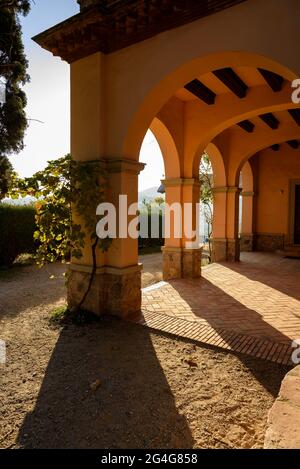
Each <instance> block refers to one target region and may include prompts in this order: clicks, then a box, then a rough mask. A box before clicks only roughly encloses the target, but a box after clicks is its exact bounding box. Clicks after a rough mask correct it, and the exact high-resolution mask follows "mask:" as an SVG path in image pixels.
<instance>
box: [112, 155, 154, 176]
mask: <svg viewBox="0 0 300 469" xmlns="http://www.w3.org/2000/svg"><path fill="white" fill-rule="evenodd" d="M103 161H104V162H105V164H106V168H107V171H108V172H109V173H130V174H140V172H141V171H142V170H143V169H144V168H145V166H146V164H145V163H140V162H139V161H135V160H129V159H126V158H122V159H121V158H119V159H113V158H111V159H105V160H103Z"/></svg>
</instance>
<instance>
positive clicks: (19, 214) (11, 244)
mask: <svg viewBox="0 0 300 469" xmlns="http://www.w3.org/2000/svg"><path fill="white" fill-rule="evenodd" d="M35 229H36V227H35V208H34V207H33V206H32V205H9V204H6V203H0V265H2V266H8V265H11V264H12V263H13V262H14V260H15V259H16V258H17V256H18V255H19V254H24V253H32V252H34V240H33V233H34V231H35Z"/></svg>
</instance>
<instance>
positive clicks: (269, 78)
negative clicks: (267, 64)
mask: <svg viewBox="0 0 300 469" xmlns="http://www.w3.org/2000/svg"><path fill="white" fill-rule="evenodd" d="M257 70H258V71H259V73H260V74H261V75H262V77H263V78H264V79H265V81H266V82H267V83H268V85H269V86H270V88H272V90H273V91H275V92H277V91H281V90H282V86H283V82H284V78H283V77H282V76H281V75H278V74H277V73H274V72H270V71H269V70H265V69H263V68H258V69H257Z"/></svg>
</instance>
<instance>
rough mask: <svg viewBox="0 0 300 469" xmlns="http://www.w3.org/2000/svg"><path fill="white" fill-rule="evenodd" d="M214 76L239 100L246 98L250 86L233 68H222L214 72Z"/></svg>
mask: <svg viewBox="0 0 300 469" xmlns="http://www.w3.org/2000/svg"><path fill="white" fill-rule="evenodd" d="M213 74H214V75H215V76H216V77H217V78H218V79H219V80H220V81H221V82H222V83H223V84H224V85H225V86H227V88H229V89H230V91H232V92H233V93H234V94H235V95H236V96H237V97H238V98H245V97H246V95H247V91H248V86H247V85H246V83H244V82H243V80H242V79H241V78H240V77H239V76H238V75H237V74H236V73H235V71H234V70H233V69H232V68H230V67H227V68H220V69H219V70H214V71H213Z"/></svg>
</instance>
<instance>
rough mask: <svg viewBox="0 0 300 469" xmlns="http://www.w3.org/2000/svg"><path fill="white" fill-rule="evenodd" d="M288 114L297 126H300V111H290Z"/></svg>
mask: <svg viewBox="0 0 300 469" xmlns="http://www.w3.org/2000/svg"><path fill="white" fill-rule="evenodd" d="M288 112H289V114H290V116H291V117H292V118H293V119H294V121H295V122H296V124H298V125H299V126H300V109H289V110H288Z"/></svg>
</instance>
